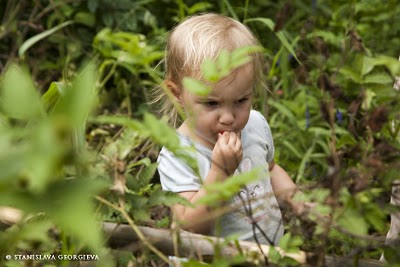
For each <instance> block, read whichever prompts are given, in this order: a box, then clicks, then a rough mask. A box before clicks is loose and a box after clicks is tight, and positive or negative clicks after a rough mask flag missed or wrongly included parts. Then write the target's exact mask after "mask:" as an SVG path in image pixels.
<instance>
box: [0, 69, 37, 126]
mask: <svg viewBox="0 0 400 267" xmlns="http://www.w3.org/2000/svg"><path fill="white" fill-rule="evenodd" d="M0 90H1V91H0V93H1V98H0V101H1V102H0V104H1V106H2V108H3V110H4V113H5V114H6V115H8V116H10V117H12V118H16V119H35V118H36V119H37V118H38V117H41V116H42V115H44V111H43V109H42V106H41V103H40V97H39V94H38V93H37V91H36V88H35V86H34V84H33V82H32V80H31V78H30V76H29V74H28V73H27V72H25V71H23V70H22V69H21V68H20V67H18V66H17V65H11V66H10V68H9V69H8V70H7V72H6V73H5V74H4V80H3V82H2V84H1V88H0Z"/></svg>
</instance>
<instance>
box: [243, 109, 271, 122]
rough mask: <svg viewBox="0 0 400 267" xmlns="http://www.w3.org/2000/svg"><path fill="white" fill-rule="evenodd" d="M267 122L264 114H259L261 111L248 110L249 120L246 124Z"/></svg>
mask: <svg viewBox="0 0 400 267" xmlns="http://www.w3.org/2000/svg"><path fill="white" fill-rule="evenodd" d="M266 122H267V120H266V119H265V117H264V115H262V114H261V112H259V111H257V110H254V109H252V110H251V111H250V117H249V121H248V123H247V124H248V125H249V124H250V125H254V124H255V125H262V124H265V123H266Z"/></svg>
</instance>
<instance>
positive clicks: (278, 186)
mask: <svg viewBox="0 0 400 267" xmlns="http://www.w3.org/2000/svg"><path fill="white" fill-rule="evenodd" d="M269 171H270V176H271V185H272V189H273V190H274V193H275V196H276V198H277V199H278V202H279V205H280V206H281V207H284V206H286V205H287V204H289V205H290V206H291V208H292V209H293V211H294V212H295V213H296V214H301V213H302V212H303V211H304V208H305V207H304V205H303V204H302V203H300V202H294V201H293V200H292V197H293V195H294V194H295V193H296V192H298V191H299V190H298V188H297V186H296V184H295V183H294V182H293V180H292V179H291V178H290V177H289V175H288V174H287V173H286V171H285V170H284V169H283V168H282V167H281V166H279V165H278V164H276V163H275V162H274V161H272V162H270V163H269Z"/></svg>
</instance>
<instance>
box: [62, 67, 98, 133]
mask: <svg viewBox="0 0 400 267" xmlns="http://www.w3.org/2000/svg"><path fill="white" fill-rule="evenodd" d="M95 89H96V73H95V66H94V65H93V64H89V65H87V66H86V68H85V69H84V70H83V71H82V72H81V74H80V75H79V76H78V77H77V78H76V79H75V81H74V82H73V83H72V85H71V86H69V87H68V88H67V90H66V93H65V95H64V96H63V97H62V98H61V99H60V101H59V104H58V105H57V106H56V107H55V110H54V115H55V116H61V117H63V119H65V120H66V121H67V122H69V123H70V125H71V126H72V127H73V128H75V127H82V126H84V125H85V122H86V119H87V117H88V115H89V112H90V111H91V110H92V108H93V106H94V103H95V98H96V91H95Z"/></svg>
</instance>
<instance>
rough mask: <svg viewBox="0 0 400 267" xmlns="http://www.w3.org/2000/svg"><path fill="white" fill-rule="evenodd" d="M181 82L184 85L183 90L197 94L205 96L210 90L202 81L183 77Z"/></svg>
mask: <svg viewBox="0 0 400 267" xmlns="http://www.w3.org/2000/svg"><path fill="white" fill-rule="evenodd" d="M182 84H183V86H184V87H185V90H188V91H189V92H191V93H193V94H195V95H198V96H207V95H208V94H209V93H210V92H211V88H210V87H209V86H207V85H205V84H204V83H203V82H201V81H198V80H195V79H192V78H189V77H185V78H183V80H182Z"/></svg>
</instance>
